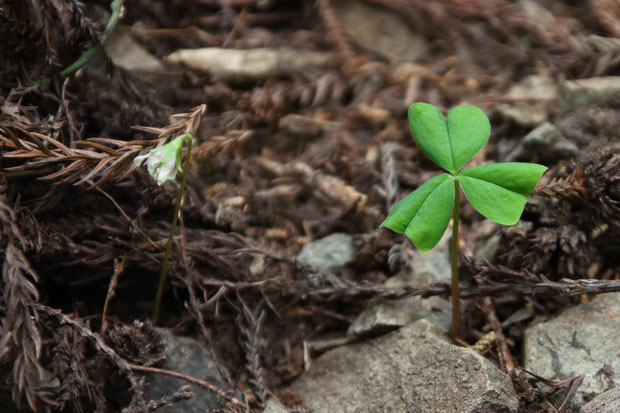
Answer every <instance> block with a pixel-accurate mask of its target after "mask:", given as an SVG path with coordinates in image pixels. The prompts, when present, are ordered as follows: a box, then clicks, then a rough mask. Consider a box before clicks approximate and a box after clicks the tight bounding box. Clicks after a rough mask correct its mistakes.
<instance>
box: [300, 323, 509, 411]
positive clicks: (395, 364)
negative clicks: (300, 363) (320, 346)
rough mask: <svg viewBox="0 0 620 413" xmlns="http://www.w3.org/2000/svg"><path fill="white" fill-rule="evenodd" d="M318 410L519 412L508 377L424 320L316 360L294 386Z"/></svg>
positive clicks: (331, 352)
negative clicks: (453, 343) (449, 339)
mask: <svg viewBox="0 0 620 413" xmlns="http://www.w3.org/2000/svg"><path fill="white" fill-rule="evenodd" d="M292 389H293V390H294V391H295V392H296V393H297V394H298V395H299V396H300V397H301V399H302V401H303V406H304V407H305V408H307V409H309V410H312V411H315V412H332V413H345V412H347V413H348V412H357V413H364V412H368V413H377V412H419V413H425V412H429V413H430V412H433V413H434V412H446V413H448V412H459V413H473V412H479V413H483V412H484V413H495V412H516V411H517V408H518V406H519V402H518V399H517V396H516V394H515V392H514V389H513V387H512V382H511V380H510V378H509V377H508V376H507V375H506V374H504V373H502V372H501V371H499V370H498V369H497V368H495V366H493V365H492V364H491V363H490V362H489V361H488V360H486V359H485V358H484V357H482V356H480V355H479V354H477V353H476V352H474V351H473V350H472V349H469V348H463V347H457V346H454V345H452V344H450V343H449V342H448V341H447V339H446V337H445V335H443V334H442V333H441V332H440V331H439V330H438V329H436V328H435V327H434V326H432V325H431V324H429V323H428V322H426V321H424V320H420V321H417V322H415V323H412V324H409V325H408V326H406V327H403V328H401V329H400V330H398V331H395V332H393V333H390V334H388V335H384V336H381V337H379V338H376V339H373V340H369V341H366V342H362V343H358V344H353V345H349V346H344V347H339V348H337V349H334V350H331V351H329V352H327V353H325V354H324V355H322V356H321V357H319V358H318V359H317V360H315V361H314V363H313V366H312V368H311V369H310V370H309V371H308V372H307V373H306V374H304V375H302V376H301V378H300V379H299V380H297V381H296V382H295V383H293V386H292Z"/></svg>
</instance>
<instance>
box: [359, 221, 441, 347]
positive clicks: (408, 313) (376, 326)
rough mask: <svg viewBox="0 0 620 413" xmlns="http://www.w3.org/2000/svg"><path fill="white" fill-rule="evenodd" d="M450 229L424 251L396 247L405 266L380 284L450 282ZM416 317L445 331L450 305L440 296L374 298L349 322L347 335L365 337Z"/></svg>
mask: <svg viewBox="0 0 620 413" xmlns="http://www.w3.org/2000/svg"><path fill="white" fill-rule="evenodd" d="M449 232H450V231H446V234H444V236H443V237H442V239H441V240H440V241H439V243H438V244H437V246H436V247H435V248H433V249H432V250H431V251H428V252H420V251H419V250H416V249H413V247H411V248H407V247H404V246H399V248H401V251H400V252H398V253H399V254H401V255H402V256H403V257H402V258H401V259H402V260H404V261H406V262H407V265H406V266H405V269H404V270H403V271H401V272H400V273H399V274H397V275H395V276H394V277H391V278H389V279H388V280H386V282H385V283H384V284H385V286H386V287H401V286H405V285H407V286H411V287H420V286H423V285H427V284H432V283H437V282H448V283H449V282H450V257H449V240H450V235H449ZM419 319H426V320H427V321H429V322H431V323H432V324H435V325H436V326H437V327H439V328H440V329H441V330H444V331H447V329H448V326H449V323H450V304H449V303H448V301H446V300H444V299H443V298H440V297H429V298H421V297H407V298H403V299H399V300H378V301H376V302H373V303H371V304H370V305H369V306H368V308H366V309H365V310H364V311H362V313H360V315H359V316H358V317H357V318H356V319H355V321H354V322H353V323H352V324H351V326H350V327H349V330H348V332H347V333H348V334H349V335H353V336H357V337H369V336H376V335H379V334H383V333H387V332H389V331H392V330H395V329H397V328H400V327H402V326H405V325H407V324H409V323H412V322H414V321H416V320H419Z"/></svg>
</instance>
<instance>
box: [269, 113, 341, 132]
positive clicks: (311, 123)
mask: <svg viewBox="0 0 620 413" xmlns="http://www.w3.org/2000/svg"><path fill="white" fill-rule="evenodd" d="M339 128H340V125H339V123H338V122H330V121H325V120H319V119H314V118H311V117H308V116H303V115H297V114H290V115H286V116H284V117H283V118H281V119H280V120H279V122H278V129H279V130H280V131H281V132H283V133H286V134H287V135H291V136H305V137H310V138H314V137H317V136H321V135H322V134H324V133H325V132H330V131H335V130H338V129H339Z"/></svg>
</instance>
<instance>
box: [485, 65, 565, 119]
mask: <svg viewBox="0 0 620 413" xmlns="http://www.w3.org/2000/svg"><path fill="white" fill-rule="evenodd" d="M558 96H559V93H558V87H557V86H556V84H555V82H554V81H553V79H551V78H550V77H548V76H534V75H533V76H528V77H526V78H525V79H523V80H522V81H521V82H519V83H517V84H516V85H514V86H512V87H511V88H510V90H509V91H508V93H507V94H506V96H505V97H506V99H507V100H512V101H513V102H512V103H503V104H500V105H497V109H496V110H497V111H498V112H499V113H500V114H501V115H502V116H503V117H505V118H506V119H509V120H511V121H513V122H515V123H516V124H518V125H521V126H525V127H535V126H537V125H540V124H541V123H542V122H544V121H546V120H547V118H548V117H549V109H550V108H551V105H552V104H553V103H554V102H555V101H556V100H557V99H558Z"/></svg>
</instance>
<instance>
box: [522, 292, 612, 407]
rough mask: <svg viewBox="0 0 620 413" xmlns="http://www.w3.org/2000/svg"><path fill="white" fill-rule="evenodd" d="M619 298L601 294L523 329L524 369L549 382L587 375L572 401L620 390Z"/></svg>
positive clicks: (579, 403) (577, 403)
mask: <svg viewBox="0 0 620 413" xmlns="http://www.w3.org/2000/svg"><path fill="white" fill-rule="evenodd" d="M618 331H620V293H608V294H602V295H599V296H598V297H596V298H595V299H593V300H592V301H591V302H589V303H586V304H581V305H579V306H576V307H574V308H571V309H569V310H567V311H565V312H563V313H562V314H560V315H559V316H558V317H556V318H554V319H552V320H550V321H547V322H545V323H540V324H538V325H535V326H533V327H529V328H528V329H527V330H525V336H524V346H523V358H524V367H525V368H526V369H527V370H529V371H531V372H533V373H535V374H537V375H539V376H542V377H544V378H547V379H552V380H563V379H567V378H569V377H574V376H576V375H579V374H585V377H584V379H583V382H582V383H581V385H580V386H579V388H578V389H577V392H576V393H575V396H574V398H573V399H572V402H571V408H572V409H574V411H577V410H578V409H579V407H580V406H582V405H583V402H584V398H585V397H586V396H587V397H591V396H593V395H597V394H600V393H602V392H604V391H606V390H608V389H610V388H612V387H618V386H620V340H619V339H618Z"/></svg>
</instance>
